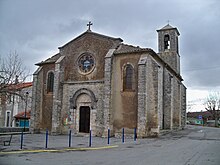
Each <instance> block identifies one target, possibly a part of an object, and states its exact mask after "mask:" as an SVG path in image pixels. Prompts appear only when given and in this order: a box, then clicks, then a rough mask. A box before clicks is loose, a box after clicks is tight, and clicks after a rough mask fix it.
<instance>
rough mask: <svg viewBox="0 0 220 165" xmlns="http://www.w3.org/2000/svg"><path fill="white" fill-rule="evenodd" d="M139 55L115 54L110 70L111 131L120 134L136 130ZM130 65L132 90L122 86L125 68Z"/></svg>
mask: <svg viewBox="0 0 220 165" xmlns="http://www.w3.org/2000/svg"><path fill="white" fill-rule="evenodd" d="M140 56H141V54H137V53H129V54H117V55H115V56H114V59H113V69H112V88H111V89H112V114H113V131H114V132H115V133H121V130H122V128H126V129H125V133H133V131H134V128H137V111H138V110H137V109H138V108H137V104H138V81H137V80H138V65H137V64H138V61H139V58H140ZM127 65H130V66H131V67H132V69H133V76H134V77H132V80H133V81H132V89H125V87H124V86H123V81H124V76H125V75H124V74H125V71H124V69H125V67H126V66H127Z"/></svg>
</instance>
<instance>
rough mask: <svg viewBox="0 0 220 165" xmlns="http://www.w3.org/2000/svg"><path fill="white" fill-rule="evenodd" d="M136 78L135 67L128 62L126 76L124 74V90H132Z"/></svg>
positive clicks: (125, 69) (125, 70)
mask: <svg viewBox="0 0 220 165" xmlns="http://www.w3.org/2000/svg"><path fill="white" fill-rule="evenodd" d="M133 79H134V69H133V67H132V65H130V64H127V65H126V66H125V68H124V76H123V89H124V90H132V89H133V88H134V87H133V86H134V85H133Z"/></svg>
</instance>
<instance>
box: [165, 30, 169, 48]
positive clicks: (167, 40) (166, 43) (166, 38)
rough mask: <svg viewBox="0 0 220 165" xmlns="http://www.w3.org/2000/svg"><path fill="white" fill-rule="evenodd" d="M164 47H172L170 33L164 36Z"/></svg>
mask: <svg viewBox="0 0 220 165" xmlns="http://www.w3.org/2000/svg"><path fill="white" fill-rule="evenodd" d="M164 49H165V50H166V49H170V36H169V35H168V34H166V35H165V36H164Z"/></svg>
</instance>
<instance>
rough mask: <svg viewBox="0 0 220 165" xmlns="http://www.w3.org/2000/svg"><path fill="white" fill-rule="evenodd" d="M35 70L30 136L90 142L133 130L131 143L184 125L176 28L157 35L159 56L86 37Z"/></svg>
mask: <svg viewBox="0 0 220 165" xmlns="http://www.w3.org/2000/svg"><path fill="white" fill-rule="evenodd" d="M87 26H88V30H87V31H85V32H84V33H82V34H81V35H79V36H77V37H76V38H74V39H73V40H71V41H69V42H68V43H66V44H64V45H63V46H61V47H59V48H58V49H59V52H58V53H57V54H55V55H54V56H52V57H51V58H48V59H46V60H45V61H42V62H40V63H37V64H36V65H37V66H39V67H38V69H37V70H36V72H35V73H34V76H33V91H32V92H33V97H32V112H31V113H32V116H31V130H32V131H33V132H40V131H45V130H46V129H49V131H50V132H51V133H53V134H65V133H67V132H68V130H69V129H71V130H73V131H74V133H76V134H86V133H89V131H90V130H92V135H93V136H106V135H107V130H108V129H110V130H111V135H112V136H114V135H119V134H120V133H121V130H122V128H124V130H125V134H132V133H133V131H134V128H136V129H137V136H138V137H146V136H157V135H158V134H159V133H160V131H161V130H172V129H179V128H183V127H184V126H185V120H186V87H185V86H184V85H183V83H182V81H183V79H182V77H181V75H180V55H179V42H178V37H179V35H180V33H179V31H178V29H177V28H175V27H172V26H171V25H169V24H167V25H166V26H164V27H163V28H161V29H159V30H157V33H158V47H159V48H158V50H159V52H158V53H156V52H155V51H154V50H152V49H150V48H141V47H138V46H137V47H136V46H132V45H127V44H124V43H123V40H122V39H121V38H114V37H110V36H106V35H103V34H99V33H95V32H93V31H92V30H91V29H90V26H91V23H89V24H88V25H87Z"/></svg>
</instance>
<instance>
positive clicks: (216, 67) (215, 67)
mask: <svg viewBox="0 0 220 165" xmlns="http://www.w3.org/2000/svg"><path fill="white" fill-rule="evenodd" d="M218 68H220V66H213V67H206V68H194V69H188V70H187V69H186V70H182V71H184V72H188V71H198V70H212V69H218Z"/></svg>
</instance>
